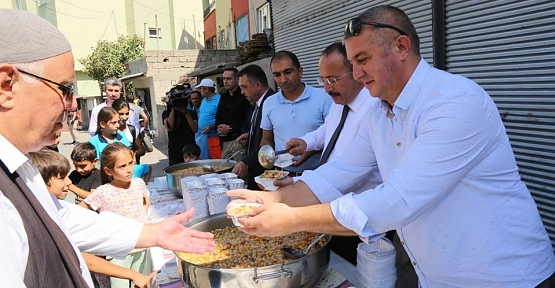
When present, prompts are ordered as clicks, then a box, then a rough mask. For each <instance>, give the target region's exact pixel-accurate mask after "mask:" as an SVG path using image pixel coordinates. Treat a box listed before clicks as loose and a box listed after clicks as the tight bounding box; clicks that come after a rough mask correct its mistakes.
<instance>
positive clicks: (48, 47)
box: [0, 9, 71, 64]
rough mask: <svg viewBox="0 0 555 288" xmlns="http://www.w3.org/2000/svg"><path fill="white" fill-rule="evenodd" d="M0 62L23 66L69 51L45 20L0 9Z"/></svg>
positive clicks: (17, 11) (11, 10) (63, 39)
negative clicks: (23, 64)
mask: <svg viewBox="0 0 555 288" xmlns="http://www.w3.org/2000/svg"><path fill="white" fill-rule="evenodd" d="M0 19H2V21H0V31H2V41H0V63H9V64H14V63H25V62H32V61H37V60H42V59H46V58H51V57H54V56H57V55H60V54H63V53H65V52H68V51H70V50H71V45H70V44H69V41H68V40H67V38H66V37H65V36H64V35H63V34H62V33H61V32H60V31H59V30H58V28H56V27H54V25H52V24H51V23H50V22H48V21H46V20H45V19H43V18H41V17H39V16H37V15H34V14H31V13H29V12H26V11H22V10H15V9H0Z"/></svg>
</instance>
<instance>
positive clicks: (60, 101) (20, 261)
mask: <svg viewBox="0 0 555 288" xmlns="http://www.w3.org/2000/svg"><path fill="white" fill-rule="evenodd" d="M0 18H2V22H0V30H2V31H9V32H10V37H5V39H3V41H1V43H0V85H1V87H2V89H1V90H0V147H2V149H0V166H1V168H2V169H0V259H2V261H1V263H0V279H2V280H1V281H2V286H3V287H26V286H27V287H86V286H89V287H93V284H92V280H91V278H90V274H89V272H88V269H87V266H86V265H85V262H84V261H83V258H82V257H81V254H80V253H79V251H80V250H81V251H83V252H91V253H94V254H99V255H110V256H113V257H116V258H122V257H124V256H125V255H126V254H127V253H128V252H129V251H131V249H133V248H134V247H136V248H146V247H150V246H155V245H156V246H161V247H166V248H167V249H172V250H190V251H193V252H197V253H203V252H205V251H210V250H212V249H213V246H214V243H213V241H211V240H210V239H211V238H212V237H213V236H212V235H211V234H210V233H203V232H198V231H193V230H191V229H187V228H184V227H183V226H182V225H181V222H184V221H187V220H188V219H190V218H191V217H192V214H193V213H194V211H189V212H188V213H185V214H186V215H183V216H181V217H178V218H170V219H167V220H165V221H163V222H165V223H162V222H160V223H159V224H143V223H140V222H137V221H133V220H131V219H128V218H125V217H121V216H118V215H116V214H113V213H100V214H97V213H94V212H92V211H87V210H86V209H83V208H81V207H78V206H76V205H74V204H71V203H69V202H65V201H58V200H57V199H55V198H54V197H53V196H52V195H51V194H49V193H48V190H47V189H46V184H45V183H44V180H42V177H41V176H40V173H39V171H38V169H37V168H36V167H34V166H33V165H32V164H31V163H30V161H29V159H28V157H27V156H26V153H29V152H32V151H37V150H39V149H41V148H42V147H44V146H45V145H49V144H51V143H53V141H54V139H55V135H56V133H58V132H59V131H60V129H61V128H62V122H63V120H64V114H65V113H64V112H65V111H67V110H72V109H75V106H76V101H75V97H74V95H73V88H74V86H75V84H74V83H75V72H74V69H73V68H74V58H73V54H72V52H71V46H70V44H69V42H68V41H67V39H66V38H65V36H64V35H63V34H61V32H60V31H59V30H57V29H56V27H54V26H53V25H52V24H50V23H49V22H47V21H46V20H44V19H42V18H40V17H38V16H36V15H33V14H30V13H28V12H26V11H21V10H8V9H0ZM192 212H193V213H192ZM52 259H58V260H55V261H52Z"/></svg>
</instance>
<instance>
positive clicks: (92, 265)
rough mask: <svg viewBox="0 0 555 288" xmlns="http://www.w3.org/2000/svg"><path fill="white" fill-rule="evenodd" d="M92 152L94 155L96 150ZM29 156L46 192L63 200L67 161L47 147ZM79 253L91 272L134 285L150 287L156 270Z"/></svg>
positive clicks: (67, 185) (65, 189)
mask: <svg viewBox="0 0 555 288" xmlns="http://www.w3.org/2000/svg"><path fill="white" fill-rule="evenodd" d="M81 144H88V143H81ZM79 145H80V144H79ZM91 146H92V145H91ZM93 150H94V147H93ZM93 152H94V153H93V154H94V155H95V157H96V151H93ZM72 155H73V153H72ZM29 156H30V158H31V162H32V163H33V165H35V166H36V167H37V168H38V169H39V172H40V175H41V176H42V179H43V180H44V183H46V188H47V189H48V192H50V194H52V195H54V196H56V198H57V199H59V200H63V199H64V198H65V197H66V196H67V193H68V192H69V186H70V185H72V184H71V180H70V179H69V177H68V176H67V174H68V173H69V169H70V166H69V161H68V160H67V159H66V158H65V157H64V156H63V155H62V154H60V153H58V152H55V151H52V150H49V149H42V150H39V151H38V152H32V153H29ZM74 161H75V160H74ZM95 167H96V165H95ZM81 254H82V255H83V259H84V260H85V263H86V264H87V266H88V267H89V270H90V271H91V272H93V273H97V274H101V275H106V276H110V277H117V278H122V279H128V280H130V281H131V282H133V284H135V287H150V280H151V279H152V277H154V276H155V275H156V273H157V272H158V271H154V272H152V273H150V274H149V275H143V274H141V273H139V272H136V271H133V270H131V269H127V268H124V267H121V266H118V265H115V264H112V263H111V262H108V261H106V260H105V259H103V258H100V257H97V256H95V255H92V254H88V253H81Z"/></svg>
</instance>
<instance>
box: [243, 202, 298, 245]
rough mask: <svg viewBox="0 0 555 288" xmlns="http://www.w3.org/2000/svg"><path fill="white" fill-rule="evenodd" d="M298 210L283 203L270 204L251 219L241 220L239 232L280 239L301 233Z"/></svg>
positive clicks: (261, 208)
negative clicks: (297, 215) (279, 237)
mask: <svg viewBox="0 0 555 288" xmlns="http://www.w3.org/2000/svg"><path fill="white" fill-rule="evenodd" d="M296 211H297V209H295V208H292V207H289V206H287V205H285V204H283V203H269V204H265V205H263V206H260V207H258V208H256V209H255V210H254V211H253V212H252V213H251V217H246V218H239V223H241V225H243V227H237V228H238V229H239V230H241V231H243V232H245V233H248V234H252V235H256V236H270V237H278V236H284V235H289V234H291V233H294V232H298V231H301V230H300V228H299V226H298V224H297V217H296V214H295V212H296Z"/></svg>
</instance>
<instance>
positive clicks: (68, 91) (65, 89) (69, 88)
mask: <svg viewBox="0 0 555 288" xmlns="http://www.w3.org/2000/svg"><path fill="white" fill-rule="evenodd" d="M17 70H18V71H19V72H21V73H23V74H27V75H29V76H33V77H35V78H38V79H40V80H42V81H45V82H48V83H52V84H54V85H58V89H60V90H61V91H62V94H63V95H64V97H66V101H70V100H71V96H73V89H74V88H75V84H69V85H64V84H60V83H58V82H54V81H52V80H49V79H46V78H44V77H40V76H38V75H35V74H33V73H29V72H26V71H23V70H21V69H17Z"/></svg>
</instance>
